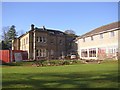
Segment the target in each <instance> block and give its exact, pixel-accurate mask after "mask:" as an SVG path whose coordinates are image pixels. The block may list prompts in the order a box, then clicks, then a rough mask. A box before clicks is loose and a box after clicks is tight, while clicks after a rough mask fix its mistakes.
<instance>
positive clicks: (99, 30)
mask: <svg viewBox="0 0 120 90" xmlns="http://www.w3.org/2000/svg"><path fill="white" fill-rule="evenodd" d="M118 23H119V24H118ZM116 28H120V21H119V22H113V23H110V24H107V25H103V26H101V27H98V28H96V29H94V30H92V31H90V32H88V33H85V34H83V35H82V36H80V37H79V38H84V37H88V36H92V35H94V34H99V33H102V32H107V31H108V30H112V29H116Z"/></svg>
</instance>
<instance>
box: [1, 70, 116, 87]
mask: <svg viewBox="0 0 120 90" xmlns="http://www.w3.org/2000/svg"><path fill="white" fill-rule="evenodd" d="M11 75H13V74H8V75H6V76H3V77H4V79H5V78H6V77H7V76H11ZM7 78H8V77H7ZM11 78H13V79H10V80H6V79H5V80H3V83H2V85H3V88H23V89H24V88H26V89H40V88H118V86H117V85H118V74H117V73H116V72H109V73H105V74H104V73H102V74H100V73H96V72H95V73H94V72H91V73H83V74H82V73H80V74H79V73H66V74H62V73H41V74H40V73H29V74H20V73H19V74H16V73H15V74H14V75H13V76H11Z"/></svg>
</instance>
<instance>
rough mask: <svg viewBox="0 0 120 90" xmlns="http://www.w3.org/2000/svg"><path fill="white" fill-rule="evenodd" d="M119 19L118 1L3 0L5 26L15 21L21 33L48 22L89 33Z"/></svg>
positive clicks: (49, 25) (48, 23)
mask: <svg viewBox="0 0 120 90" xmlns="http://www.w3.org/2000/svg"><path fill="white" fill-rule="evenodd" d="M116 21H118V3H117V2H2V27H6V26H11V25H15V26H16V31H17V32H18V34H22V33H25V32H27V31H29V30H30V25H31V24H34V25H35V27H38V28H40V27H42V26H45V27H46V28H48V29H55V30H60V31H63V32H64V31H65V30H73V31H75V33H76V34H77V35H79V36H80V35H82V34H85V33H87V32H89V31H91V30H93V29H95V28H98V27H100V26H102V25H106V24H109V23H112V22H116Z"/></svg>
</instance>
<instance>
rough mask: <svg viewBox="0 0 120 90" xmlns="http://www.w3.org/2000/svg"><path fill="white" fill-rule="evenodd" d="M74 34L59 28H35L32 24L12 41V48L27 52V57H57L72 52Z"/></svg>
mask: <svg viewBox="0 0 120 90" xmlns="http://www.w3.org/2000/svg"><path fill="white" fill-rule="evenodd" d="M73 39H75V37H74V36H71V35H68V34H65V33H64V32H61V31H59V30H51V29H47V28H45V27H44V26H43V28H37V27H35V26H34V25H33V24H32V25H31V29H30V31H28V32H27V33H25V34H23V35H22V36H20V37H19V38H16V39H15V40H13V41H12V50H24V51H27V52H28V59H58V58H61V57H64V56H67V55H69V54H72V53H74V50H73V48H72V46H73V44H74V43H73Z"/></svg>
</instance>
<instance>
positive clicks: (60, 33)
mask: <svg viewBox="0 0 120 90" xmlns="http://www.w3.org/2000/svg"><path fill="white" fill-rule="evenodd" d="M34 30H35V31H40V32H49V34H51V35H66V34H65V33H64V32H62V31H60V30H53V29H46V28H44V29H43V28H37V27H36V28H35V29H34ZM31 31H32V30H29V31H28V32H26V33H25V34H23V35H21V36H20V37H19V38H21V37H23V36H25V35H26V34H28V33H29V32H31Z"/></svg>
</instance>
